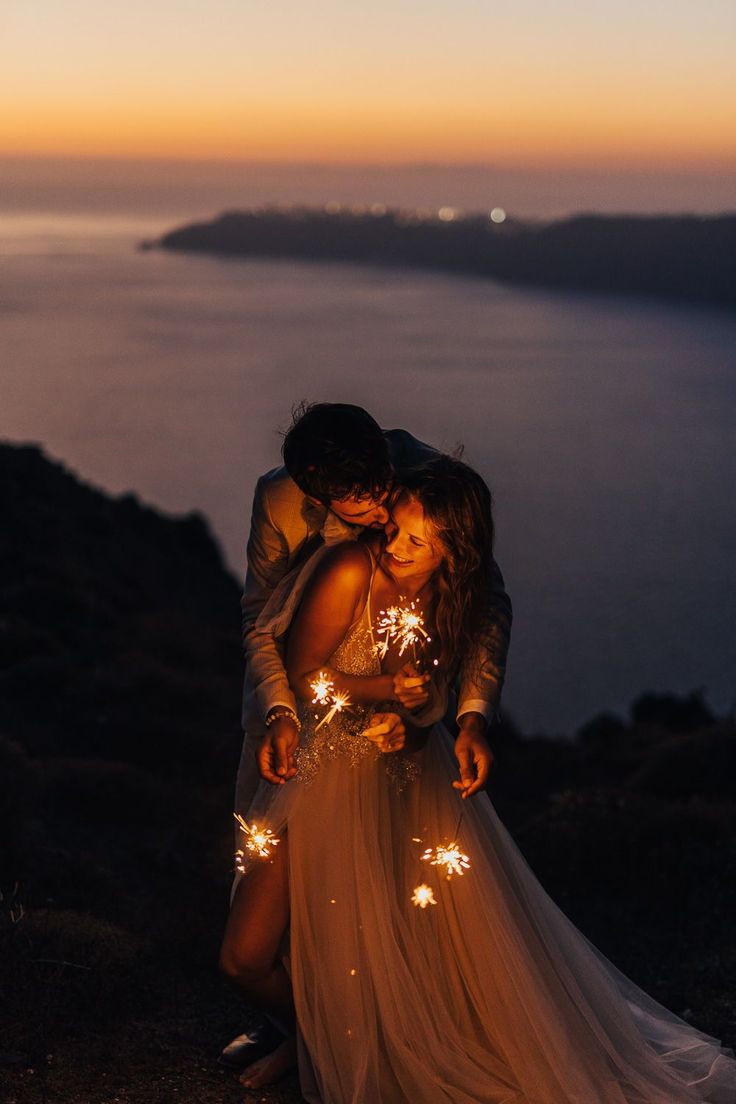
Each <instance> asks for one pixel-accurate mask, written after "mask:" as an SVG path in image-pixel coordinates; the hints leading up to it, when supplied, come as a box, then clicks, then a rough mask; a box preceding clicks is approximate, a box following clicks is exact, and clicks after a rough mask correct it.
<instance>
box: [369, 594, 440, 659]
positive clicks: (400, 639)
mask: <svg viewBox="0 0 736 1104" xmlns="http://www.w3.org/2000/svg"><path fill="white" fill-rule="evenodd" d="M402 598H403V595H399V601H401V600H402ZM376 634H377V635H378V636H382V637H383V640H382V641H381V643H380V644H376V655H379V656H380V657H381V659H383V658H384V657H385V655H386V653H387V652H388V650H389V648H390V646H391V644H392V643H394V642H396V643H397V644H398V645H399V655H400V656H403V654H404V652H405V651H406V650H407V648H411V654H412V658H413V659H414V663H415V664H416V662H417V647H420V648H421V647H424V645H425V644H429V643H430V641H431V639H432V637H431V636H430V635H429V633H428V632H427V630H426V629H425V628H424V614H423V613H422V610H421V607H420V606H419V604H418V603H417V602H415V601H411V602H409V605H408V606H389V607H388V609H385V610H381V611H380V613H379V615H378V621H377V623H376Z"/></svg>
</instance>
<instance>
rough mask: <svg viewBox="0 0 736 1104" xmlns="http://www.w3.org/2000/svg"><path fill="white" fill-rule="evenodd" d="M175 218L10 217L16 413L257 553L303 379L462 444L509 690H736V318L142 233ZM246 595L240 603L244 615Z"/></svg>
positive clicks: (584, 694) (9, 407)
mask: <svg viewBox="0 0 736 1104" xmlns="http://www.w3.org/2000/svg"><path fill="white" fill-rule="evenodd" d="M169 225H171V220H169V219H166V218H163V217H161V216H157V217H156V218H153V219H151V218H143V217H134V216H130V215H126V216H125V217H122V216H121V217H118V218H116V217H113V216H111V215H109V214H106V215H104V216H102V215H100V214H96V215H92V214H85V213H83V212H78V213H77V214H75V215H74V216H70V215H68V214H67V215H65V216H64V217H62V216H61V215H60V214H58V213H56V214H53V215H49V214H39V213H36V214H31V213H28V212H26V213H25V214H23V213H18V212H14V213H13V214H12V215H11V214H8V213H6V214H5V215H0V235H2V238H3V261H2V276H3V282H2V290H1V291H0V324H1V325H2V331H3V337H2V340H3V351H4V356H3V361H2V368H0V373H1V375H0V379H1V380H2V425H1V431H2V435H3V436H4V437H6V438H10V439H12V440H18V441H38V442H41V443H43V445H44V446H45V448H46V449H47V451H48V452H49V453H50V454H51V455H52V456H55V457H58V458H60V459H63V460H64V461H65V462H67V463H68V464H69V465H70V466H71V467H72V468H73V469H74V470H75V471H77V472H78V473H80V474H81V475H83V476H84V477H85V478H87V479H89V480H91V481H93V482H94V483H96V484H98V485H100V486H102V487H105V488H107V489H109V490H111V491H116V492H117V491H124V490H128V489H133V490H134V491H136V492H137V493H138V494H139V495H140V496H141V497H142V498H143V499H145V500H146V501H148V502H151V503H153V504H155V505H158V506H159V507H162V508H164V509H166V510H171V511H186V510H190V509H194V508H196V509H199V510H201V511H203V512H204V513H205V514H206V515H207V516H208V518H209V519H210V520H211V524H212V527H213V529H214V531H215V533H216V534H217V536H218V538H219V539H220V541H221V543H222V545H223V548H224V551H225V554H226V556H227V559H228V561H229V563H230V564H231V565H232V567H233V569H234V570H235V572H236V573H237V574H240V573H241V572H242V570H243V563H244V545H245V539H246V536H247V530H248V523H249V515H250V500H251V496H252V491H253V486H254V482H255V479H256V477H257V475H258V474H259V473H260V472H261V471H263V470H265V469H267V468H269V467H271V466H273V465H274V464H276V463H277V462H278V459H279V437H278V432H277V431H278V429H279V427H283V426H284V425H285V423H287V421H288V415H289V410H290V407H291V404H292V403H293V402H295V401H296V400H299V399H302V398H304V399H329V400H338V401H351V402H357V403H360V404H363V405H365V406H367V407H368V408H369V409H370V410H371V411H372V412H373V413H374V414H375V416H376V417H377V418H378V419H379V421H380V422H381V423H382V424H383V425H384V426H386V427H391V426H404V427H406V428H408V429H410V430H411V431H412V432H414V433H415V434H416V435H417V436H419V437H421V438H423V439H425V440H427V441H430V442H432V443H434V444H435V445H438V446H444V447H446V448H451V447H452V446H454V445H455V444H456V443H457V442H460V441H462V442H464V444H465V446H466V459H468V460H469V461H470V462H471V463H472V464H474V465H475V466H477V467H478V468H479V469H480V470H481V471H482V472H483V473H484V475H485V476H486V477H487V478H488V480H489V482H490V483H491V486H492V488H493V490H494V493H495V502H496V517H497V527H498V543H497V558H498V560H499V563H500V565H501V567H502V570H503V571H504V574H505V577H506V581H507V585H508V589H509V591H510V593H511V595H512V598H513V601H514V607H515V613H516V620H515V626H514V636H513V643H512V651H511V655H510V673H509V677H508V683H507V690H506V695H505V704H506V706H507V708H508V709H509V710H510V712H511V713H512V714H513V715H514V716H515V718H516V719H517V720H518V721H519V723H520V724H521V725H522V727H523V728H524V729H525V730H526V731H533V730H535V729H541V730H545V731H548V732H552V731H555V730H557V731H571V730H572V729H574V728H575V727H576V726H577V725H578V724H580V723H581V722H582V721H584V720H586V719H587V718H588V717H590V716H591V715H592V714H594V713H596V712H598V711H600V710H602V709H614V710H619V711H623V710H625V708H626V706H627V705H628V704H629V703H630V701H631V700H632V699H633V698H634V697H635V696H636V695H638V694H639V693H640V692H641V691H643V690H645V689H659V690H674V691H678V692H685V691H689V690H690V689H691V688H693V687H703V688H705V690H706V693H707V697H708V700H709V701H710V702H711V704H712V705H714V706H715V707H717V708H718V709H721V710H724V709H728V708H730V707H731V706H732V704H733V701H734V690H735V689H736V678H735V677H734V672H736V642H735V641H736V634H735V633H734V619H735V615H736V600H735V595H736V555H735V553H736V518H735V516H734V510H733V487H734V485H735V483H736V449H735V448H734V432H733V426H734V399H735V398H736V318H734V317H733V316H729V315H727V314H724V313H719V312H716V311H709V310H706V309H691V308H687V307H682V306H676V307H673V306H665V305H657V304H646V303H640V302H636V301H634V300H627V299H617V298H589V297H586V296H582V295H570V294H554V293H546V292H529V291H517V290H512V289H509V288H504V287H501V286H499V285H496V284H494V283H492V282H480V281H475V280H471V279H465V278H458V277H453V278H448V277H444V276H441V275H431V274H413V273H412V274H409V273H400V272H395V271H380V270H370V269H361V268H359V267H353V266H342V267H338V266H330V265H320V264H291V263H271V262H249V261H220V260H215V259H207V258H202V257H185V256H167V255H165V254H159V253H139V252H137V251H136V250H135V248H134V245H135V242H136V241H137V240H139V239H140V238H142V237H150V236H152V235H154V234H157V233H159V232H160V231H162V230H164V229H166V228H167V227H168V226H169ZM236 612H237V611H234V616H235V615H236Z"/></svg>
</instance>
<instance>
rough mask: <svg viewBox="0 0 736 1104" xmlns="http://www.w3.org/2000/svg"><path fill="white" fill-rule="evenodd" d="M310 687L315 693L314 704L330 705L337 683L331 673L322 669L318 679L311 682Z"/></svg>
mask: <svg viewBox="0 0 736 1104" xmlns="http://www.w3.org/2000/svg"><path fill="white" fill-rule="evenodd" d="M309 689H310V690H311V691H312V693H313V694H314V697H313V698H312V705H329V704H330V700H331V698H332V695H333V693H334V690H335V684H334V682H333V681H332V679H331V678H330V677H329V675H327V674H325V672H324V671H320V673H319V674H318V675H317V677H316V679H314V681H313V682H310V684H309Z"/></svg>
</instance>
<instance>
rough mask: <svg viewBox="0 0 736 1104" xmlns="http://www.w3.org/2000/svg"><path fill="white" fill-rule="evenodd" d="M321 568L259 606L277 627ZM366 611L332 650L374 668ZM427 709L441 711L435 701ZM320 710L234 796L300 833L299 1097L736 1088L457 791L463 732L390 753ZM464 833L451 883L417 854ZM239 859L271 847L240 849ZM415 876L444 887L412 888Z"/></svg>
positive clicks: (296, 954)
mask: <svg viewBox="0 0 736 1104" xmlns="http://www.w3.org/2000/svg"><path fill="white" fill-rule="evenodd" d="M318 558H319V554H318V555H317V556H316V557H313V560H314V559H318ZM314 566H315V565H314V563H311V561H310V563H308V564H307V566H306V568H305V569H302V572H301V574H299V575H298V577H297V580H296V582H294V581H293V580H290V581H289V582H288V583H285V584H283V585H282V586H281V588H279V589H278V590H277V591H276V592H275V594H274V597H273V598H272V600H271V602H270V603H269V605H268V606H267V607H266V610H264V614H263V615H262V616H263V622H264V624H266V623H268V624H269V625H270V627H271V629H272V630H273V631H274V633H275V634H276V635H277V636H278V635H281V634H283V633H284V631H285V630H286V628H287V627H288V624H289V622H290V620H291V617H292V615H293V613H294V611H295V610H296V607H297V605H298V602H299V599H300V597H301V593H302V592H303V589H304V586H305V585H306V583H307V581H308V578H309V576H310V574H311V571H312V570H313V568H314ZM374 613H375V611H373V612H372V611H371V602H370V595H369V599H368V601H367V603H366V605H365V608H364V610H363V612H362V613H361V615H360V617H359V619H358V621H357V623H356V624H355V625H354V626H353V627H352V629H351V630H350V631H349V632H348V634H347V636H346V637H345V639H344V641H343V642H342V644H341V645H340V647H339V648H338V650H337V651H336V652H335V654H334V655H333V656H332V658H331V660H330V666H332V667H333V668H335V669H339V670H342V671H345V672H348V673H350V674H358V675H373V674H378V673H379V671H380V667H379V661H378V659H377V658H376V654H375V651H374V648H373V644H374V640H373V633H372V616H373V614H374ZM432 708H433V709H434V711H435V713H436V715H437V716H438V717H439V716H441V715H442V712H443V703H442V702H441V701H437V700H436V701H435V702H434V704H433V706H432ZM325 713H326V709H325V707H324V706H323V707H319V706H318V705H315V704H311V703H310V704H309V705H306V706H305V707H304V708H303V709H302V711H301V717H302V723H303V728H302V733H301V745H300V751H299V753H298V754H299V772H298V774H297V777H296V778H295V779H294V780H293V781H291V782H289V783H287V784H286V785H284V786H278V787H277V786H273V785H271V784H269V783H267V782H264V781H261V782H260V783H259V784H258V785H257V786H256V787H255V793H254V794H253V793H252V792H251V793H250V794H246V793H245V792H244V790H243V787H242V786H241V794H240V800H241V807H240V811H241V812H242V813H243V815H244V817H245V819H246V821H247V822H248V823H257V824H258V825H259V826H264V827H268V828H270V829H271V830H272V831H273V832H274V834H275V835H276V836H277V837H278V838H280V839H282V840H288V858H289V887H290V932H289V949H288V954H287V955H286V957H285V962H286V965H287V969H288V970H289V972H290V975H291V980H292V984H293V989H294V1001H295V1006H296V1012H297V1020H298V1025H299V1034H300V1038H299V1043H300V1066H299V1069H300V1080H301V1085H302V1092H303V1094H304V1097H305V1099H306V1100H308V1101H310V1102H321V1104H686V1102H688V1104H689V1102H709V1104H736V1061H734V1059H733V1052H732V1051H731V1050H728V1049H726V1048H723V1047H721V1046H720V1044H719V1042H718V1040H717V1039H715V1038H712V1037H711V1036H709V1035H706V1034H704V1033H703V1032H701V1031H698V1030H697V1029H696V1028H694V1027H692V1026H691V1025H690V1024H688V1023H686V1022H685V1021H684V1020H682V1019H680V1018H679V1017H677V1016H676V1015H674V1014H673V1013H671V1012H669V1011H668V1010H667V1009H666V1008H664V1007H663V1006H662V1005H660V1004H658V1003H657V1002H656V1001H655V1000H653V999H652V998H651V997H649V996H648V995H647V994H646V993H645V992H644V991H643V990H642V989H640V988H639V987H638V986H636V985H635V984H634V983H633V982H632V981H631V980H629V979H628V978H627V977H625V976H624V975H623V974H622V973H621V972H620V971H619V970H617V969H616V967H615V966H614V965H613V964H612V963H611V962H609V961H608V959H606V958H605V957H604V955H603V954H601V953H600V951H598V950H597V949H596V948H595V947H594V946H593V945H592V944H591V943H590V942H589V941H588V940H587V939H586V938H585V936H584V935H583V934H582V933H581V932H580V931H579V930H578V929H577V928H576V927H575V926H574V925H573V924H572V923H571V921H570V920H569V919H568V918H567V917H566V916H565V915H564V914H563V913H562V912H561V911H560V909H559V908H558V907H557V906H556V905H555V904H554V902H553V901H552V900H551V898H550V897H549V896H548V895H547V894H546V892H545V891H544V889H543V888H542V886H541V885H540V883H539V882H538V881H537V879H536V877H535V876H534V874H533V872H532V870H531V869H530V867H529V866H528V865H527V863H526V861H525V860H524V858H523V856H522V854H521V852H520V851H519V849H518V848H517V846H516V845H515V843H514V842H513V840H512V839H511V837H510V835H509V833H508V832H507V830H506V829H505V828H504V826H503V824H502V823H501V821H500V820H499V818H498V816H497V815H496V813H495V811H494V808H493V804H492V802H491V800H490V799H489V797H488V795H487V794H479V795H477V796H476V797H474V798H471V799H470V800H468V801H465V802H463V801H461V800H460V798H459V796H458V794H457V791H455V790H454V789H453V788H452V786H451V781H452V779H453V778H454V777H455V776H456V762H455V758H454V754H453V743H452V739H451V737H450V734H449V733H448V731H447V729H446V728H445V727H444V726H443V725H442V724H441V723H440V721H439V720H438V721H436V723H434V724H433V725H432V727H431V729H430V730H429V735H428V738H427V742H426V745H425V746H424V748H423V750H422V751H421V752H415V753H412V754H409V753H406V752H399V753H394V754H388V755H386V754H381V753H380V752H378V751H377V749H376V748H375V746H374V745H373V744H372V743H370V742H369V741H368V740H367V738H365V737H362V736H360V735H359V733H360V731H361V730H362V729H363V728H364V727H365V720H366V710H364V709H360V708H356V709H354V710H352V711H350V712H348V711H344V712H342V713H338V714H336V715H335V716H334V717H333V718H332V719H331V720H330V721H329V723H324V724H322V725H321V726H320V727H319V729H318V728H317V726H318V724H319V721H320V720H322V719H323V718H324V716H325ZM252 788H253V787H251V791H252ZM243 838H244V837H243ZM455 840H456V841H457V842H458V845H459V848H460V850H461V852H462V853H463V854H465V855H467V856H468V861H469V863H470V866H469V868H467V869H464V868H463V866H462V865H460V867H459V869H460V870H463V873H458V872H456V873H454V874H453V875H452V877H451V878H450V879H449V880H447V879H446V878H445V877H444V876H443V868H442V867H441V866H433V865H432V864H431V859H428V858H422V855H423V854H424V852H425V851H426V850H427V849H432V848H435V847H436V846H437V845H438V844H447V843H450V842H452V841H455ZM241 843H242V840H241ZM277 846H278V845H277ZM244 861H245V866H246V868H247V864H248V862H250V861H256V862H258V861H267V860H264V859H262V858H261V859H258V858H252V857H251V856H250V855H249V853H248V852H247V850H246V853H245V855H244ZM420 885H426V886H429V888H430V890H431V895H430V896H431V898H432V900H433V902H434V903H431V902H426V901H425V907H421V906H419V905H417V904H414V903H413V897H414V894H415V889H416V887H417V886H420ZM426 892H427V891H426V890H425V891H424V893H425V894H426Z"/></svg>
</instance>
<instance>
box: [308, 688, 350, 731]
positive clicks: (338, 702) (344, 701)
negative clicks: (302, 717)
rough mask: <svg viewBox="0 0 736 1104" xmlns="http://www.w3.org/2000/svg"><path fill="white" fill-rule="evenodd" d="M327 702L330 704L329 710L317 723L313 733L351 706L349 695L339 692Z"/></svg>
mask: <svg viewBox="0 0 736 1104" xmlns="http://www.w3.org/2000/svg"><path fill="white" fill-rule="evenodd" d="M329 700H330V703H331V704H330V708H329V710H328V712H327V713H325V715H324V717H323V718H322V720H321V721H320V722H319V724H318V725H317V727H316V728H315V730H314V731H315V732H319V730H320V729H321V727H322V725H323V724H329V723H330V721H331V720H332V718H333V717H334V716H335V715H336V714H337V713H342V711H343V709H349V708H350V705H351V704H352V703H351V701H350V695H349V694H344V693H342V692H340V691H339V690H338V691H337V692H336V693H334V694H333V695H332V697H331V698H330V699H329ZM325 704H326V703H325Z"/></svg>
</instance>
